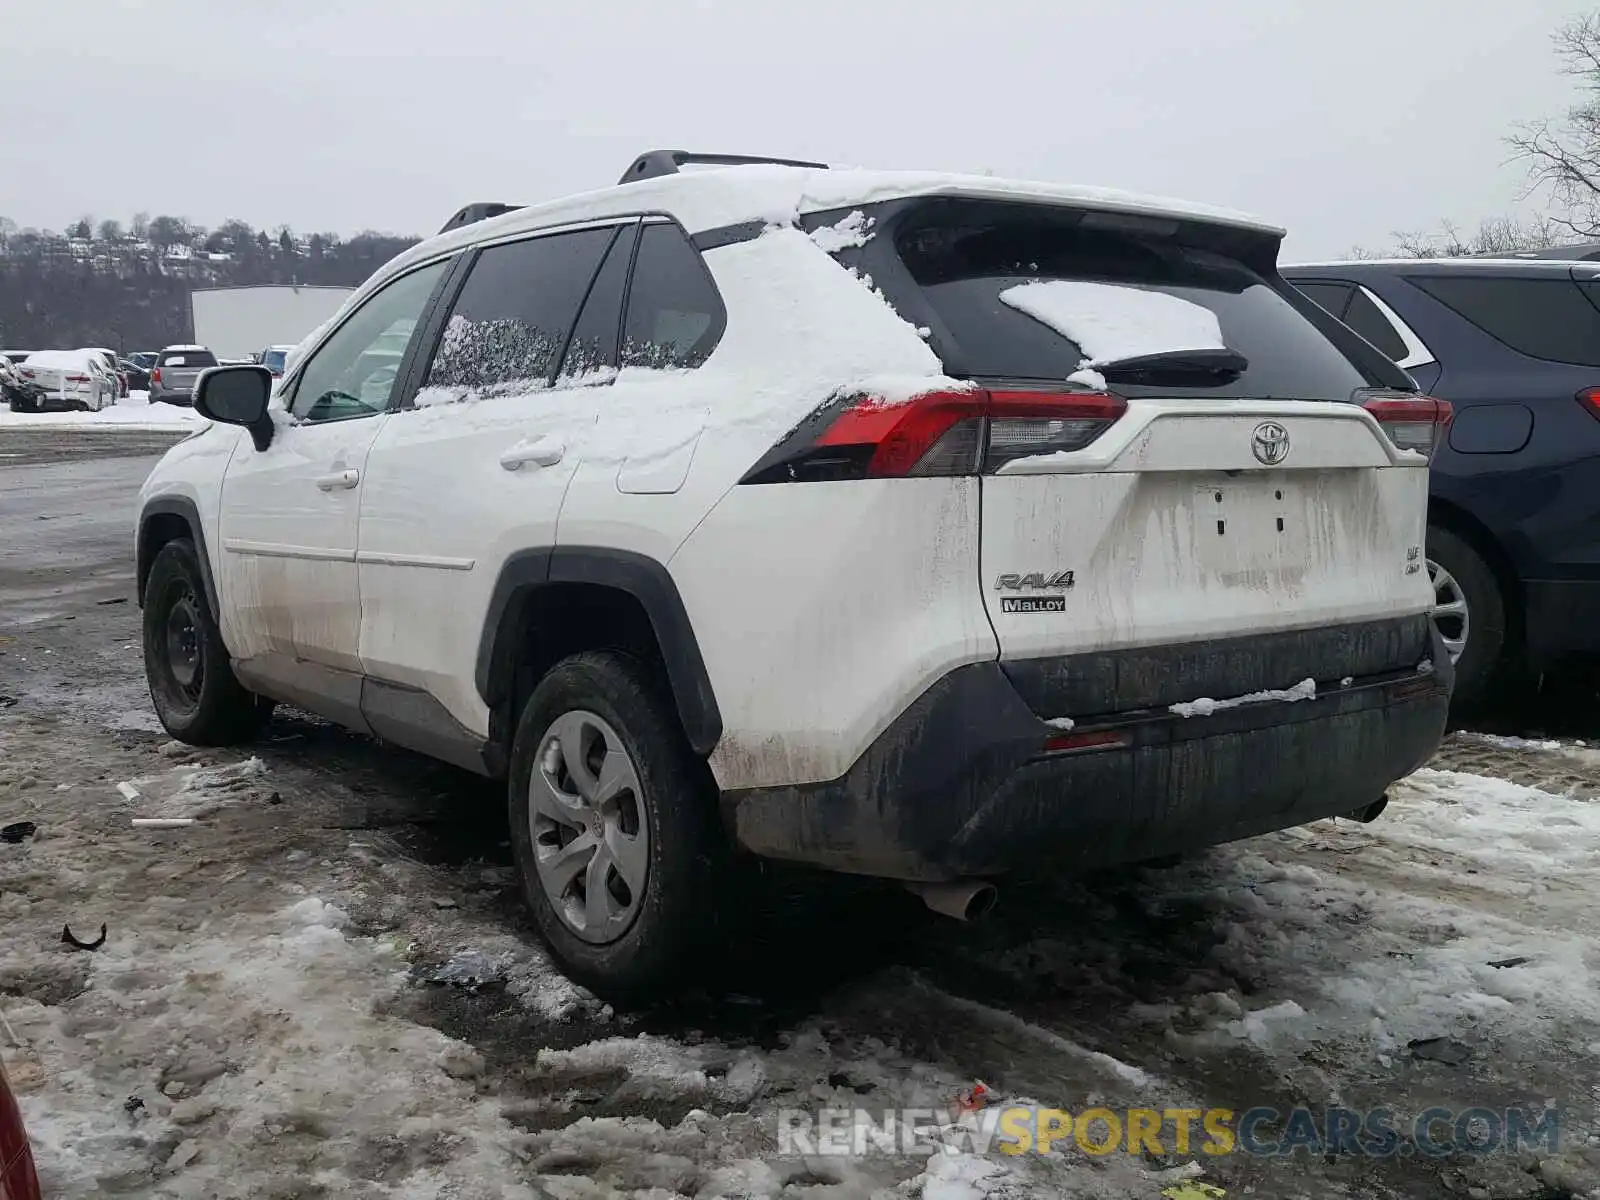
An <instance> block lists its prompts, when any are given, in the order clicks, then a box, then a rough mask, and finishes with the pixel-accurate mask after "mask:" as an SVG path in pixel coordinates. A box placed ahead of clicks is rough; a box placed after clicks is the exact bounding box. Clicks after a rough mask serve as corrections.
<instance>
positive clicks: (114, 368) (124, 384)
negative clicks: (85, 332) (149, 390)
mask: <svg viewBox="0 0 1600 1200" xmlns="http://www.w3.org/2000/svg"><path fill="white" fill-rule="evenodd" d="M89 349H90V350H91V351H92V352H93V353H95V354H98V355H99V356H100V360H101V361H102V362H104V363H105V364H106V370H108V371H110V372H111V374H112V375H114V376H116V379H117V399H119V400H120V399H122V398H123V397H125V396H126V395H127V394H128V386H129V385H128V377H127V375H125V374H124V373H123V370H122V366H121V360H120V359H118V358H117V352H116V351H115V350H107V349H106V348H105V347H103V346H91V347H90V348H89Z"/></svg>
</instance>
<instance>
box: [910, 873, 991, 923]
mask: <svg viewBox="0 0 1600 1200" xmlns="http://www.w3.org/2000/svg"><path fill="white" fill-rule="evenodd" d="M906 887H907V888H909V889H910V890H911V891H913V892H915V893H916V894H917V895H919V896H921V897H922V902H923V903H924V904H926V905H927V906H928V907H929V908H931V909H933V911H934V912H936V913H942V914H943V915H944V916H947V917H954V918H955V919H956V920H958V921H976V920H977V919H978V918H979V917H984V916H987V915H988V914H989V911H990V910H991V909H993V908H994V905H995V901H996V900H997V899H999V897H1000V893H999V892H998V891H996V890H995V886H994V884H992V883H985V882H984V881H983V880H981V879H957V880H954V881H952V882H950V883H908V884H906Z"/></svg>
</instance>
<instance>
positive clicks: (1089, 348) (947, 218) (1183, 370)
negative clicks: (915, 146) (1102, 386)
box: [890, 205, 1372, 400]
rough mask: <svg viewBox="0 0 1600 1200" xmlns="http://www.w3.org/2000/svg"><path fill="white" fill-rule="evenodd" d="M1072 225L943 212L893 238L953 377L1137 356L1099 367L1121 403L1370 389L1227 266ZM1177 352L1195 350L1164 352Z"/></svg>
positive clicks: (1169, 242) (1063, 373)
mask: <svg viewBox="0 0 1600 1200" xmlns="http://www.w3.org/2000/svg"><path fill="white" fill-rule="evenodd" d="M1079 217H1080V214H1077V213H1068V214H1060V213H1053V211H1052V210H1049V209H1037V208H1035V209H1029V208H1025V207H1023V206H1019V205H1004V206H993V205H985V206H981V207H980V206H976V205H974V206H971V207H970V208H967V209H963V208H962V207H960V206H956V207H952V208H948V209H945V210H944V212H943V214H942V215H941V216H940V217H939V219H937V220H933V221H929V220H917V219H914V220H913V221H912V222H911V223H909V224H908V225H906V226H904V227H902V228H901V229H900V230H899V231H898V232H897V233H896V234H895V251H896V252H897V254H898V257H899V258H900V261H901V262H902V263H903V264H904V266H905V268H906V271H907V272H908V273H909V276H910V278H911V281H912V283H913V285H914V286H915V287H917V288H918V289H919V290H920V292H921V294H922V297H923V299H925V301H926V303H927V305H928V306H929V307H930V308H931V309H932V312H933V315H935V316H936V317H937V319H938V321H939V322H940V323H941V324H942V325H943V326H944V329H943V330H942V331H941V332H940V336H941V338H942V339H945V340H947V341H953V343H954V345H955V347H956V348H958V350H959V355H958V356H959V358H960V361H961V365H962V367H963V368H964V369H965V371H966V373H969V374H972V375H976V376H996V377H1009V378H1015V379H1065V378H1066V377H1068V376H1070V375H1072V374H1073V373H1074V372H1076V371H1078V370H1079V369H1080V368H1083V367H1086V366H1091V367H1092V366H1095V365H1097V364H1104V363H1107V362H1115V361H1117V360H1119V359H1126V358H1128V357H1133V356H1140V357H1144V358H1145V363H1146V365H1145V366H1144V367H1142V368H1139V369H1129V368H1123V369H1122V370H1121V371H1118V370H1117V368H1115V367H1114V366H1103V365H1102V366H1101V367H1100V369H1101V370H1102V371H1103V372H1104V373H1105V375H1106V378H1107V380H1108V382H1109V383H1110V384H1111V386H1112V387H1114V388H1115V389H1116V390H1118V391H1121V392H1125V393H1128V394H1130V395H1140V394H1160V395H1189V394H1193V395H1196V396H1207V397H1251V398H1257V399H1285V400H1287V399H1303V400H1348V399H1349V398H1350V395H1351V392H1352V391H1354V390H1355V389H1356V388H1360V387H1365V386H1368V385H1369V384H1370V383H1371V382H1372V381H1371V380H1369V379H1368V378H1366V376H1365V375H1363V373H1362V372H1361V370H1360V369H1359V368H1357V367H1356V365H1355V364H1354V363H1352V362H1351V361H1350V359H1348V358H1347V357H1346V356H1345V355H1344V353H1343V352H1342V351H1341V350H1340V349H1339V348H1338V347H1337V346H1335V345H1334V344H1333V343H1332V342H1331V341H1329V340H1328V338H1327V337H1325V336H1324V335H1323V334H1322V332H1321V331H1320V330H1318V329H1317V327H1316V326H1315V325H1313V324H1312V323H1311V321H1309V320H1308V319H1307V318H1306V317H1305V316H1304V315H1303V314H1302V313H1301V312H1300V311H1299V310H1297V309H1296V308H1295V307H1294V306H1293V305H1292V304H1291V303H1290V302H1289V301H1288V300H1287V299H1286V298H1285V297H1284V296H1283V295H1282V294H1281V293H1280V292H1279V291H1277V290H1275V288H1274V286H1273V285H1272V284H1271V283H1269V282H1268V281H1267V280H1266V279H1264V278H1263V277H1262V276H1261V275H1259V274H1257V273H1256V272H1255V271H1253V270H1251V269H1250V268H1249V267H1248V266H1246V265H1245V264H1244V263H1243V262H1241V261H1240V260H1239V259H1237V258H1233V257H1231V256H1230V255H1228V254H1226V253H1223V252H1221V251H1219V250H1213V249H1206V248H1201V247H1199V246H1196V245H1186V244H1181V243H1180V242H1178V241H1177V240H1175V239H1174V238H1172V237H1170V236H1166V235H1164V234H1162V233H1159V232H1158V233H1154V234H1150V233H1143V232H1129V231H1125V230H1123V229H1118V228H1085V227H1084V226H1083V225H1081V224H1079ZM1280 286H1285V287H1286V286H1287V285H1280ZM890 298H891V300H893V299H895V297H893V296H891V297H890ZM1184 351H1191V352H1192V351H1201V352H1202V353H1200V354H1198V355H1195V354H1189V355H1187V356H1183V355H1181V354H1180V355H1179V356H1178V357H1174V356H1173V352H1184ZM1228 352H1232V353H1231V354H1230V353H1228ZM1147 356H1155V360H1162V359H1165V360H1166V362H1165V364H1164V365H1163V364H1162V363H1161V362H1160V361H1155V360H1152V359H1151V358H1149V357H1147ZM946 357H947V358H949V357H951V355H950V354H949V353H947V354H946ZM1185 358H1187V361H1185Z"/></svg>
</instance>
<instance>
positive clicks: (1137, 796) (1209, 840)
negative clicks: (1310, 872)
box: [723, 619, 1454, 880]
mask: <svg viewBox="0 0 1600 1200" xmlns="http://www.w3.org/2000/svg"><path fill="white" fill-rule="evenodd" d="M1364 628H1367V627H1352V630H1353V631H1354V636H1356V638H1357V640H1360V638H1361V637H1362V636H1364V635H1362V634H1361V632H1360V631H1361V630H1363V629H1364ZM1374 628H1375V627H1374ZM1408 628H1410V626H1409V625H1408ZM1415 628H1417V629H1419V630H1421V633H1420V635H1419V636H1421V637H1422V638H1423V640H1424V642H1425V643H1426V644H1425V648H1424V650H1423V653H1422V654H1421V655H1419V656H1418V657H1417V658H1412V659H1411V660H1410V661H1409V663H1408V665H1406V666H1405V667H1400V668H1393V667H1391V669H1387V670H1383V671H1379V672H1375V673H1359V672H1357V671H1356V670H1355V669H1354V668H1352V669H1350V670H1345V671H1344V672H1343V673H1342V674H1341V673H1335V674H1332V675H1331V677H1328V678H1318V679H1317V683H1318V689H1317V695H1316V696H1315V697H1314V698H1312V699H1308V700H1300V701H1296V702H1293V703H1284V702H1268V703H1261V704H1249V705H1243V706H1240V707H1236V708H1229V709H1222V710H1219V711H1217V712H1214V713H1212V714H1211V715H1209V716H1192V717H1183V716H1179V715H1177V714H1175V713H1173V712H1171V711H1170V710H1169V709H1168V708H1167V707H1165V705H1166V704H1167V703H1171V701H1168V700H1162V701H1161V704H1160V706H1149V707H1141V708H1131V709H1130V708H1125V707H1124V708H1120V709H1119V710H1118V711H1116V712H1114V713H1112V714H1110V715H1107V716H1104V717H1085V718H1083V719H1080V720H1078V721H1077V724H1076V725H1074V727H1073V728H1072V730H1071V734H1072V735H1074V736H1076V737H1080V738H1082V737H1086V736H1087V735H1094V736H1095V737H1097V738H1100V739H1102V740H1103V742H1104V744H1103V745H1098V746H1086V747H1081V748H1073V749H1067V750H1055V751H1052V750H1047V748H1046V742H1047V740H1049V739H1051V738H1053V737H1054V738H1059V737H1061V736H1063V735H1064V733H1065V731H1064V730H1062V729H1060V728H1057V727H1054V726H1051V725H1050V724H1048V723H1047V722H1046V720H1045V719H1044V718H1045V716H1048V715H1050V714H1048V713H1046V714H1041V713H1039V712H1037V711H1036V710H1035V709H1034V708H1032V707H1030V705H1029V703H1028V702H1027V701H1026V700H1025V699H1024V698H1023V694H1022V692H1021V691H1019V688H1018V687H1017V686H1016V685H1015V684H1014V683H1013V681H1012V680H1011V679H1010V678H1008V677H1007V670H1006V669H1003V668H1002V665H1001V664H999V663H977V664H973V665H971V666H966V667H961V668H959V669H957V670H955V671H952V672H951V673H950V674H949V675H946V676H945V677H944V678H943V679H941V680H939V681H938V682H937V683H936V684H935V685H934V686H933V687H931V688H929V689H928V691H927V692H926V693H924V694H923V695H922V696H921V697H920V698H919V699H918V700H917V701H916V702H915V703H913V704H912V705H911V707H910V708H909V709H908V710H907V711H906V712H905V713H904V714H903V715H902V716H901V717H900V718H899V719H898V720H897V721H895V722H894V724H892V725H891V726H890V727H889V728H888V729H887V730H885V732H884V733H883V734H882V735H881V736H880V737H879V738H878V739H877V740H876V741H875V742H874V743H873V744H872V746H871V747H869V749H868V750H867V752H866V753H865V754H863V755H862V757H861V758H860V760H858V761H857V762H856V764H855V765H854V766H853V767H852V768H851V769H850V770H849V771H848V772H846V773H845V775H843V776H842V777H840V778H839V779H835V780H830V781H827V782H824V783H817V784H808V785H802V786H797V787H788V788H763V789H754V790H750V791H744V792H729V793H727V794H725V796H724V798H723V806H724V809H723V811H724V817H725V819H726V820H727V822H728V824H729V827H730V829H731V831H732V833H733V836H734V838H735V840H736V841H737V842H738V843H739V844H740V845H741V846H742V847H743V848H745V849H747V850H749V851H751V852H753V853H756V854H760V855H763V856H767V857H772V858H780V859H787V860H790V861H796V862H804V863H810V864H814V865H817V866H823V867H828V868H832V869H835V870H842V871H850V872H855V873H859V874H867V875H879V876H885V877H888V878H895V879H918V880H938V879H949V878H954V877H959V876H965V875H998V874H1003V873H1007V872H1011V871H1026V870H1030V869H1035V868H1043V867H1057V868H1059V867H1065V868H1089V867H1095V866H1106V865H1111V864H1115V863H1119V862H1130V861H1136V860H1139V859H1145V858H1153V857H1158V856H1161V855H1166V854H1172V853H1175V852H1179V851H1186V850H1194V849H1197V848H1200V847H1204V846H1209V845H1216V844H1219V843H1222V842H1228V841H1233V840H1235V839H1238V838H1242V837H1250V836H1254V835H1256V834H1260V833H1267V832H1270V831H1272V830H1275V829H1284V828H1288V827H1290V826H1293V825H1300V824H1304V823H1306V822H1308V821H1314V820H1320V819H1322V818H1324V817H1330V816H1339V815H1343V814H1346V813H1349V812H1352V811H1354V810H1356V809H1359V808H1363V807H1365V806H1367V805H1369V804H1371V803H1372V802H1374V801H1376V800H1377V799H1378V798H1379V797H1380V796H1382V795H1383V792H1384V790H1385V789H1386V788H1387V787H1388V786H1389V785H1390V784H1392V783H1393V782H1394V781H1395V780H1396V779H1399V778H1400V777H1402V776H1403V775H1406V774H1408V773H1409V772H1411V771H1413V770H1415V769H1416V768H1417V767H1419V766H1421V765H1422V764H1423V763H1424V762H1426V761H1427V760H1428V758H1429V757H1430V756H1431V755H1432V753H1433V751H1434V749H1435V748H1436V747H1437V746H1438V744H1439V739H1440V738H1441V737H1442V736H1443V734H1444V728H1445V719H1446V715H1447V712H1448V708H1449V701H1450V688H1451V685H1452V684H1453V682H1454V672H1453V669H1452V668H1451V666H1450V660H1449V656H1448V655H1447V654H1446V653H1445V652H1444V649H1443V646H1442V645H1441V644H1440V643H1439V642H1438V639H1437V636H1436V635H1434V634H1433V633H1432V629H1431V626H1427V625H1426V624H1425V619H1424V626H1416V627H1415ZM1280 636H1282V635H1265V636H1263V637H1259V638H1237V639H1228V640H1227V641H1224V642H1216V643H1211V644H1210V645H1209V646H1206V647H1201V648H1199V649H1200V650H1202V651H1203V652H1204V653H1203V654H1202V655H1201V656H1199V657H1200V658H1204V659H1208V660H1209V659H1213V658H1215V657H1216V656H1218V655H1220V656H1222V657H1224V658H1233V659H1235V660H1242V661H1243V660H1248V661H1254V659H1253V657H1252V647H1254V651H1255V655H1256V656H1257V657H1260V656H1264V657H1265V658H1267V659H1270V658H1272V657H1273V656H1274V655H1276V654H1277V653H1278V652H1279V645H1278V643H1277V642H1275V641H1274V639H1276V638H1278V637H1280ZM1406 636H1407V638H1408V639H1409V637H1410V636H1412V635H1411V634H1409V633H1408V634H1407V635H1406ZM1194 651H1195V648H1192V647H1177V648H1169V650H1168V651H1167V653H1166V657H1167V658H1168V659H1169V660H1171V661H1173V662H1175V663H1177V664H1178V665H1179V668H1180V670H1181V668H1182V663H1183V661H1184V660H1185V659H1186V658H1194ZM1141 653H1143V654H1144V655H1145V656H1146V657H1147V658H1148V657H1149V656H1150V655H1156V656H1160V654H1161V652H1160V651H1147V652H1141ZM1111 657H1113V656H1093V655H1091V656H1075V658H1074V659H1073V660H1071V661H1073V662H1074V663H1076V665H1077V668H1078V669H1077V670H1074V671H1071V672H1068V674H1069V675H1071V676H1073V677H1076V678H1079V679H1082V678H1084V677H1085V676H1086V675H1088V676H1092V675H1093V674H1094V660H1095V659H1097V658H1111ZM1057 661H1061V660H1057ZM1195 661H1196V662H1198V661H1199V659H1198V658H1196V659H1195ZM1419 662H1420V663H1421V664H1422V666H1421V668H1420V669H1419V666H1418V664H1419ZM1108 669H1109V670H1110V673H1111V675H1113V676H1114V675H1115V674H1116V673H1117V670H1118V669H1117V668H1116V667H1113V668H1108ZM1335 670H1336V671H1338V670H1340V669H1339V668H1335ZM1352 675H1353V676H1354V677H1353V678H1352V680H1351V682H1350V683H1349V684H1348V685H1344V684H1343V683H1342V681H1343V679H1344V678H1346V677H1348V676H1352ZM1295 682H1296V680H1295V679H1294V678H1277V679H1273V680H1271V681H1270V682H1268V683H1266V684H1265V685H1264V686H1268V687H1280V688H1281V687H1287V686H1290V685H1292V684H1294V683H1295ZM1255 687H1256V685H1255V684H1254V683H1246V684H1245V685H1244V686H1242V687H1241V686H1239V685H1237V684H1234V685H1230V686H1229V687H1226V688H1216V689H1214V690H1194V691H1189V692H1188V693H1187V696H1186V697H1185V698H1188V699H1193V698H1196V697H1198V696H1202V695H1212V696H1217V697H1228V696H1236V695H1240V694H1243V693H1245V692H1248V691H1251V690H1255ZM1135 691H1137V687H1135ZM1057 711H1058V712H1059V711H1060V710H1057Z"/></svg>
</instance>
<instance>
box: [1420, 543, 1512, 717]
mask: <svg viewBox="0 0 1600 1200" xmlns="http://www.w3.org/2000/svg"><path fill="white" fill-rule="evenodd" d="M1428 575H1429V578H1430V579H1431V580H1432V582H1433V585H1434V594H1435V600H1436V604H1435V608H1434V624H1435V625H1436V626H1437V627H1438V629H1439V632H1440V634H1441V635H1442V636H1443V637H1444V638H1445V641H1446V643H1447V644H1449V643H1451V642H1453V641H1456V640H1458V639H1461V638H1463V637H1464V639H1465V643H1466V644H1465V646H1464V647H1463V648H1462V649H1461V650H1460V653H1459V656H1458V657H1457V658H1456V660H1455V663H1456V686H1455V692H1454V694H1453V696H1452V704H1454V705H1457V706H1461V707H1466V706H1469V705H1472V704H1474V703H1476V702H1478V701H1480V700H1482V699H1483V698H1484V696H1485V695H1486V694H1487V693H1488V691H1489V689H1490V687H1491V685H1492V684H1493V683H1494V682H1495V681H1496V680H1497V679H1498V678H1499V677H1500V676H1501V675H1502V674H1503V673H1504V671H1505V667H1506V662H1505V650H1506V602H1505V597H1504V596H1503V595H1502V594H1501V591H1500V581H1499V580H1498V579H1496V578H1495V574H1494V571H1492V570H1491V569H1490V567H1489V564H1488V563H1486V562H1485V561H1484V560H1483V556H1482V555H1481V554H1479V553H1478V552H1477V551H1476V550H1474V549H1473V548H1472V546H1471V545H1469V544H1468V543H1467V542H1466V541H1465V540H1464V539H1463V538H1461V537H1460V536H1458V535H1457V534H1454V533H1452V532H1451V531H1450V530H1448V529H1444V528H1442V527H1440V526H1438V525H1430V526H1429V527H1428ZM1452 652H1454V650H1453V648H1452Z"/></svg>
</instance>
